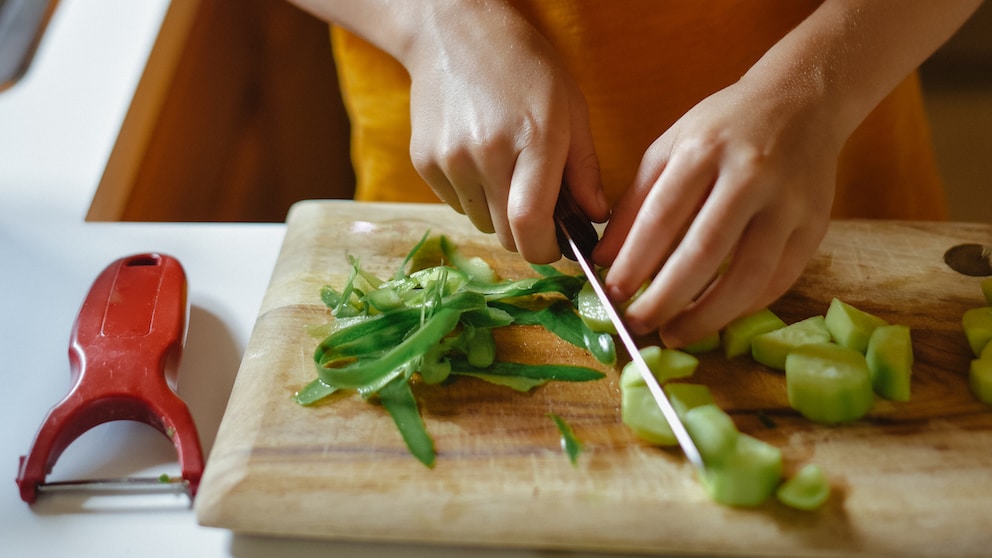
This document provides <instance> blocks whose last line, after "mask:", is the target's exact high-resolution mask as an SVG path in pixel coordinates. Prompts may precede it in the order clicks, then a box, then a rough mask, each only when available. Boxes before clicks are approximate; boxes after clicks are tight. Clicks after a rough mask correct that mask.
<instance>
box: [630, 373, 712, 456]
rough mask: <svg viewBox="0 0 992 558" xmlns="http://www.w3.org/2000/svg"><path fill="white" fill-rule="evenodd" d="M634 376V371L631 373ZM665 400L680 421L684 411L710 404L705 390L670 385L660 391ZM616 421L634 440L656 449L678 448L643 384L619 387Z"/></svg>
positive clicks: (659, 409) (710, 399) (708, 393)
mask: <svg viewBox="0 0 992 558" xmlns="http://www.w3.org/2000/svg"><path fill="white" fill-rule="evenodd" d="M635 372H636V370H635ZM663 389H664V390H665V393H666V394H668V399H669V401H671V403H672V407H674V408H675V412H676V413H677V414H678V415H679V416H680V417H681V416H683V415H684V414H685V412H686V411H688V410H689V409H692V408H694V407H698V406H700V405H706V404H709V403H713V396H712V394H711V393H710V390H709V388H707V387H706V386H704V385H701V384H680V383H671V384H667V385H666V386H664V388H663ZM620 419H621V420H622V421H623V423H624V424H626V425H627V427H628V428H630V430H631V431H632V432H633V433H634V435H635V436H637V437H638V438H640V439H641V440H644V441H645V442H648V443H649V444H654V445H656V446H674V445H677V444H678V440H676V438H675V434H673V433H672V429H671V427H669V426H668V421H667V420H665V415H664V414H662V412H661V408H660V407H658V403H657V402H656V401H655V400H654V396H653V395H652V394H651V390H649V389H648V386H647V385H646V384H643V383H642V384H635V385H628V386H626V387H624V386H623V385H622V384H621V387H620Z"/></svg>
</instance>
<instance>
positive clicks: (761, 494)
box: [700, 433, 782, 507]
mask: <svg viewBox="0 0 992 558" xmlns="http://www.w3.org/2000/svg"><path fill="white" fill-rule="evenodd" d="M700 479H701V481H702V485H703V487H704V488H705V489H706V492H707V493H708V494H709V496H710V498H712V499H713V500H714V501H716V502H717V503H720V504H723V505H726V506H735V507H754V506H758V505H760V504H762V503H763V502H765V501H766V500H767V499H768V498H769V497H770V496H771V495H772V494H774V492H775V488H776V487H778V484H779V482H780V481H781V480H782V451H781V450H780V449H778V448H777V447H775V446H773V445H771V444H768V443H766V442H763V441H761V440H759V439H757V438H754V437H752V436H749V435H747V434H743V433H741V434H738V435H737V443H736V444H734V449H733V451H731V452H730V453H729V454H728V455H726V456H725V459H724V460H723V462H722V463H720V464H719V465H713V466H707V467H706V468H705V469H703V471H702V473H701V475H700Z"/></svg>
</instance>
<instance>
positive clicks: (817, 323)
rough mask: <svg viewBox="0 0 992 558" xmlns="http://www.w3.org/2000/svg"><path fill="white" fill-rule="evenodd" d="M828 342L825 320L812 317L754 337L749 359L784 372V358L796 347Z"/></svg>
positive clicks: (819, 317) (828, 334) (828, 336)
mask: <svg viewBox="0 0 992 558" xmlns="http://www.w3.org/2000/svg"><path fill="white" fill-rule="evenodd" d="M829 341H830V331H829V330H827V325H826V320H825V319H824V318H823V316H813V317H811V318H806V319H805V320H802V321H800V322H796V323H794V324H789V325H787V326H785V327H782V328H779V329H776V330H774V331H769V332H768V333H762V334H761V335H757V336H755V337H754V339H752V340H751V358H753V359H754V360H755V361H757V362H759V363H761V364H764V365H765V366H768V367H769V368H774V369H775V370H785V357H786V356H788V355H789V353H790V352H792V350H793V349H795V348H796V347H800V346H802V345H808V344H810V343H827V342H829Z"/></svg>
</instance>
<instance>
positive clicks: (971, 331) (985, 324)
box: [961, 306, 992, 356]
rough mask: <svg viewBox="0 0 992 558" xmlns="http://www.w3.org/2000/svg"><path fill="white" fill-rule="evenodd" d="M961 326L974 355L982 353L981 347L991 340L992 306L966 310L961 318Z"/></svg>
mask: <svg viewBox="0 0 992 558" xmlns="http://www.w3.org/2000/svg"><path fill="white" fill-rule="evenodd" d="M961 326H962V327H963V328H964V334H965V336H966V337H967V338H968V345H970V346H971V350H972V352H974V353H975V356H978V355H980V354H982V349H984V348H985V345H986V344H988V342H989V340H992V306H981V307H979V308H972V309H970V310H967V311H966V312H965V313H964V316H963V317H962V318H961Z"/></svg>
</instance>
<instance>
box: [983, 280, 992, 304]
mask: <svg viewBox="0 0 992 558" xmlns="http://www.w3.org/2000/svg"><path fill="white" fill-rule="evenodd" d="M982 294H984V295H985V303H986V304H988V305H989V306H992V277H989V278H987V279H982Z"/></svg>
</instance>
